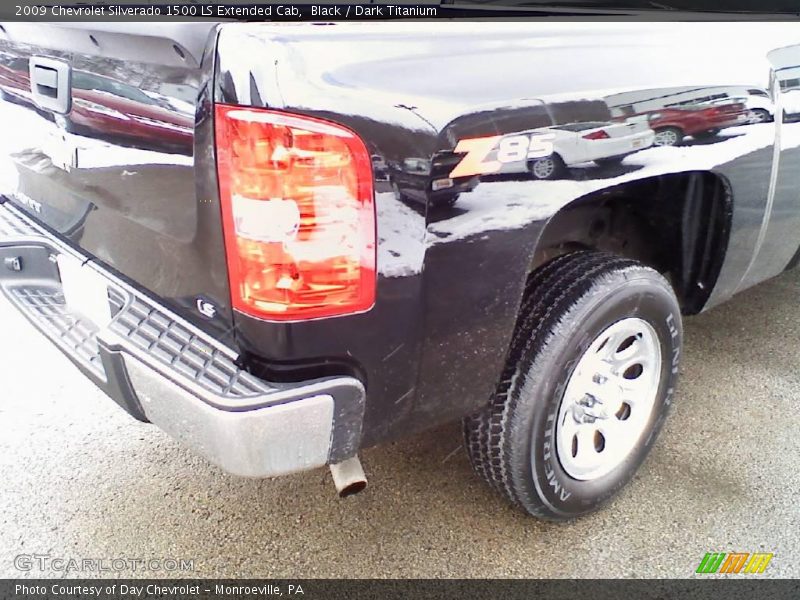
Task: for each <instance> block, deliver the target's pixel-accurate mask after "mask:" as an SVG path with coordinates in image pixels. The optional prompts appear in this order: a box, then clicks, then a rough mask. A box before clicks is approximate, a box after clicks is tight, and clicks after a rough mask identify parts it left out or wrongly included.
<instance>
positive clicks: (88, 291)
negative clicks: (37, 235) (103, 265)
mask: <svg viewBox="0 0 800 600" xmlns="http://www.w3.org/2000/svg"><path fill="white" fill-rule="evenodd" d="M56 262H57V264H58V271H59V274H60V276H61V287H62V291H63V294H64V300H65V301H66V303H67V307H68V308H69V309H70V311H71V312H73V313H76V314H78V315H80V316H81V317H83V318H85V319H88V320H89V321H91V322H92V323H94V324H95V325H97V326H98V327H105V326H106V325H108V324H109V323H110V322H111V303H110V302H109V299H108V284H107V283H106V280H105V278H103V276H102V275H100V274H99V273H98V272H97V271H95V270H94V269H92V268H91V267H88V266H86V265H83V264H81V261H80V260H78V259H77V258H75V257H73V256H69V255H66V254H59V255H58V257H57V259H56Z"/></svg>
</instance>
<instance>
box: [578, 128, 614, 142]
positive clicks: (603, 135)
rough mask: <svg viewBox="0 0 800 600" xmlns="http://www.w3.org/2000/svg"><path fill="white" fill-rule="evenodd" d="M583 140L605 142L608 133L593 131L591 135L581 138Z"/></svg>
mask: <svg viewBox="0 0 800 600" xmlns="http://www.w3.org/2000/svg"><path fill="white" fill-rule="evenodd" d="M583 139H585V140H607V139H608V133H606V131H605V130H604V129H600V130H599V131H593V132H592V133H587V134H586V135H585V136H583Z"/></svg>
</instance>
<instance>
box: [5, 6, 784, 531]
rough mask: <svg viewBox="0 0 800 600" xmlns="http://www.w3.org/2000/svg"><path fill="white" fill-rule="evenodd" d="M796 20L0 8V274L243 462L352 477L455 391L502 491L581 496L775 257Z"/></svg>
mask: <svg viewBox="0 0 800 600" xmlns="http://www.w3.org/2000/svg"><path fill="white" fill-rule="evenodd" d="M798 44H800V25H798V24H797V23H796V22H795V23H769V22H761V23H711V22H695V23H642V22H629V23H623V22H620V23H599V22H598V23H588V22H580V21H575V22H571V21H569V20H568V19H565V20H563V21H560V22H547V23H546V22H524V23H456V22H445V23H369V24H366V23H364V24H361V23H338V24H330V23H328V24H323V23H319V24H317V23H298V24H268V23H240V22H231V23H224V24H218V23H191V24H188V23H182V24H168V23H148V24H141V25H135V24H130V23H127V24H114V23H95V24H92V25H87V24H60V25H56V24H31V23H27V24H26V23H6V24H3V25H2V27H0V94H2V98H1V100H2V101H0V126H1V127H0V131H2V136H0V146H1V148H0V186H2V187H0V192H1V193H2V196H0V289H2V291H3V295H4V296H5V297H6V298H7V299H8V301H10V304H12V305H13V306H14V307H15V308H16V309H18V310H19V311H21V312H22V313H23V314H24V315H25V316H26V317H27V318H28V319H29V320H30V321H31V322H32V323H33V324H34V325H35V326H36V327H37V328H38V329H39V330H41V331H42V332H43V333H44V334H45V335H46V336H47V337H48V338H49V339H50V340H51V341H52V342H53V343H54V344H56V345H57V346H58V347H59V348H60V349H61V350H63V351H64V352H65V353H66V354H67V355H68V356H69V357H70V358H71V359H72V361H74V363H75V364H76V366H77V367H78V368H79V369H81V370H82V371H83V372H84V373H85V375H86V376H87V377H89V378H90V379H91V380H92V381H93V382H95V383H96V384H97V385H98V386H99V387H100V388H101V389H103V390H104V391H105V392H106V393H107V394H108V395H109V396H110V397H111V398H113V399H114V400H115V401H116V402H117V403H119V404H120V405H121V406H122V407H123V408H124V409H125V410H126V411H127V412H128V413H130V414H131V415H132V416H133V417H134V418H136V419H139V420H141V421H149V422H152V423H154V424H156V425H157V426H158V427H160V428H162V429H164V430H165V431H167V432H168V433H170V434H171V435H173V436H174V437H176V438H177V439H179V440H181V441H183V442H185V443H186V444H187V445H188V446H190V447H192V448H193V449H195V450H196V451H197V452H199V453H200V454H202V455H203V456H205V457H207V458H208V459H209V460H210V461H213V462H214V463H216V464H218V465H219V466H221V467H222V468H223V469H225V470H227V471H230V472H232V473H234V474H238V475H242V476H252V477H267V476H276V475H282V474H286V473H292V472H296V471H300V470H304V469H312V468H317V467H322V466H324V465H330V466H331V471H332V473H333V479H334V482H335V483H336V485H337V488H338V489H339V491H340V493H341V494H347V493H352V492H354V491H357V490H359V489H360V488H362V487H363V486H364V485H365V484H366V480H365V478H364V475H363V471H362V470H361V467H360V463H359V460H358V452H359V450H360V449H362V448H365V447H369V446H372V445H375V444H379V443H383V442H386V441H388V440H391V439H394V438H397V437H399V436H405V435H409V434H412V433H414V432H418V431H421V430H424V429H427V428H431V427H434V426H437V425H440V424H443V423H446V422H449V421H453V420H456V419H463V422H464V440H465V441H464V444H465V446H466V450H467V452H468V454H469V457H470V460H471V462H472V464H473V465H474V467H475V470H476V471H477V473H478V474H479V475H480V476H481V477H483V478H484V479H485V480H486V481H487V482H489V483H490V484H491V485H492V486H494V487H495V488H496V489H497V490H498V491H499V492H500V493H502V494H503V495H505V496H506V497H507V498H508V499H509V500H511V501H512V502H514V503H516V504H517V505H519V506H520V507H522V508H523V509H524V510H526V511H527V512H529V513H530V514H532V515H536V516H539V517H543V518H549V519H565V518H570V517H574V516H577V515H581V514H584V513H587V512H589V511H592V510H594V509H595V508H597V507H598V506H600V505H602V504H603V503H604V502H605V501H606V500H608V499H609V498H610V497H611V496H612V495H613V494H614V493H615V492H616V491H618V490H619V489H620V488H621V487H622V486H623V485H624V484H625V483H626V482H627V481H628V480H630V479H631V477H632V476H633V474H634V472H635V471H636V469H637V468H638V467H639V465H640V464H641V463H642V461H643V460H644V458H645V456H646V455H647V453H648V451H649V449H650V448H651V447H652V445H653V443H654V441H655V439H656V437H657V434H658V432H659V430H660V429H661V427H662V424H663V422H664V418H665V417H666V415H667V412H668V409H669V406H670V404H671V403H672V401H673V398H674V389H675V383H676V378H677V375H678V371H679V366H680V365H679V363H680V357H681V343H682V328H681V318H682V315H692V314H696V313H698V312H700V311H702V310H705V309H707V308H709V307H712V306H714V305H716V304H719V303H720V302H722V301H724V300H726V299H728V298H730V297H731V296H732V295H733V294H735V293H736V292H738V291H740V290H742V289H744V288H747V287H748V286H751V285H753V284H755V283H758V282H760V281H762V280H764V279H767V278H769V277H772V276H774V275H777V274H779V273H781V272H782V271H784V270H785V269H787V268H790V267H792V266H793V265H794V264H795V263H796V262H798V256H800V253H798V248H800V123H798V122H796V121H797V120H798V117H800V102H798V100H797V96H798V95H800V46H799V45H798ZM4 303H5V304H8V303H7V302H5V301H4ZM13 343H14V341H13V340H9V339H5V338H3V339H2V344H3V345H4V346H5V347H6V348H7V349H8V348H9V347H10V346H12V345H13ZM41 369H42V373H43V376H46V372H47V365H41ZM31 383H32V385H35V382H31Z"/></svg>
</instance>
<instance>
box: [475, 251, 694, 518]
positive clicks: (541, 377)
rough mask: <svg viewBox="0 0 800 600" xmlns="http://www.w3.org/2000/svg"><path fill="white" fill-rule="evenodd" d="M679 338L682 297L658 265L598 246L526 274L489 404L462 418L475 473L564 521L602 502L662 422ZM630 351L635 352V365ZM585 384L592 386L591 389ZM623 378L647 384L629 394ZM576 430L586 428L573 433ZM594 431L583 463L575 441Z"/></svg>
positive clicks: (632, 468) (537, 512)
mask: <svg viewBox="0 0 800 600" xmlns="http://www.w3.org/2000/svg"><path fill="white" fill-rule="evenodd" d="M629 325H630V326H632V327H633V329H631V330H630V332H632V333H629V332H628V330H627V329H625V328H626V327H628V326H629ZM639 330H641V332H642V334H643V335H642V337H637V336H638V335H639V333H638V331H639ZM607 332H614V333H607ZM604 335H606V336H608V337H607V339H605V341H604V339H603V336H604ZM625 336H628V337H625ZM622 337H624V340H622V341H620V339H621V338H622ZM618 338H620V339H618ZM681 339H682V329H681V318H680V308H679V305H678V301H677V299H676V298H675V294H674V292H673V291H672V288H671V287H670V285H669V283H668V282H667V281H666V280H665V279H664V278H663V277H662V276H661V275H660V274H659V273H657V272H656V271H654V270H653V269H651V268H649V267H646V266H644V265H642V264H640V263H638V262H636V261H633V260H629V259H626V258H620V257H615V256H613V255H609V254H605V253H599V252H575V253H572V254H567V255H564V256H561V257H559V258H556V259H554V260H553V261H551V262H550V263H548V264H546V265H544V266H543V267H541V268H540V269H539V270H537V271H536V272H535V273H534V274H533V275H532V276H531V277H530V279H529V282H528V286H527V289H526V294H525V297H524V300H523V303H522V306H521V309H520V315H519V318H518V323H517V327H516V330H515V333H514V336H513V339H512V342H511V347H510V349H509V352H508V357H507V362H506V367H505V369H504V371H503V374H502V378H501V381H500V383H499V385H498V387H497V390H496V392H495V394H494V396H493V398H492V400H491V402H490V404H489V405H488V406H486V407H485V408H483V409H481V410H479V411H478V412H476V413H475V414H473V415H471V416H470V417H467V418H466V419H465V420H464V435H465V446H466V448H467V452H468V454H469V458H470V462H471V463H472V466H473V467H474V469H475V471H476V472H477V473H478V475H480V476H481V477H482V478H483V479H484V480H486V481H487V482H488V483H489V484H490V485H491V486H493V487H494V488H495V489H497V490H498V491H499V492H500V493H501V494H503V495H504V496H505V497H506V498H508V499H509V500H510V501H511V502H512V503H514V504H516V505H518V506H520V507H521V508H522V509H524V510H525V511H527V512H528V513H529V514H531V515H533V516H536V517H540V518H544V519H549V520H565V519H569V518H573V517H577V516H579V515H583V514H586V513H589V512H592V511H594V510H596V509H597V508H599V507H600V506H602V505H603V504H604V503H605V502H607V501H608V500H609V499H610V498H611V497H612V496H614V494H616V493H617V492H618V491H619V490H620V489H621V488H622V487H623V486H624V485H625V484H626V483H627V482H628V481H629V480H630V479H631V478H632V477H633V475H634V473H635V472H636V470H637V468H638V467H639V465H640V464H641V463H642V461H643V460H644V459H645V457H646V456H647V453H648V452H649V450H650V448H651V447H652V445H653V443H654V441H655V439H656V437H657V434H658V432H659V430H660V429H661V426H662V424H663V422H664V418H665V417H666V414H667V411H668V408H669V406H670V403H671V402H672V395H673V390H674V386H675V382H676V378H677V371H678V367H677V361H678V357H679V356H680V348H681ZM648 340H649V341H648ZM626 344H627V346H626ZM623 347H624V348H623ZM620 348H622V350H620ZM629 352H632V354H627V353H629ZM640 353H641V357H640V356H639V354H640ZM648 353H649V354H648ZM586 357H588V359H587V358H586ZM625 357H627V358H625ZM601 358H602V360H600V359H601ZM623 358H625V360H628V361H631V360H633V361H638V362H637V363H635V364H634V363H631V365H630V366H627V363H625V362H624V361H623ZM606 360H607V361H608V365H611V366H608V367H607V366H604V365H605V364H606V363H605V361H606ZM587 361H588V362H587ZM582 365H583V366H582ZM586 365H588V366H586ZM634 366H636V368H634ZM612 367H614V368H616V370H617V371H618V373H617V374H612V372H611V371H612V370H613V368H612ZM609 369H611V370H609ZM594 371H597V373H595V372H594ZM600 372H602V373H604V374H605V375H607V376H608V377H607V380H606V381H602V378H601V377H599V375H598V374H599V373H600ZM587 374H588V375H587ZM587 376H588V377H589V379H587ZM640 378H644V379H641V380H640ZM575 382H577V384H576V383H575ZM598 382H600V383H598ZM626 382H627V383H626ZM573 384H575V385H577V386H578V387H575V388H573V387H572V386H573ZM645 384H646V385H645ZM581 385H583V386H585V387H586V389H587V390H590V391H592V392H593V394H589V393H588V392H586V393H585V395H583V396H582V395H581V389H582V388H581V387H580V386H581ZM623 385H624V386H625V387H631V386H634V387H636V386H639V387H636V389H637V390H638V391H634V392H630V391H628V392H624V393H623V392H622V391H621V390H622V389H623V387H622V386H623ZM603 386H607V387H605V388H604V387H603ZM576 390H577V394H576ZM590 398H591V401H589V399H590ZM623 398H624V399H627V400H628V402H627V403H626V402H624V401H623V400H622V399H623ZM617 404H618V405H619V410H617ZM626 406H627V408H626ZM598 407H599V408H598ZM598 415H599V416H598ZM579 417H580V419H579ZM592 419H594V420H592ZM629 425H630V426H631V427H633V426H634V425H636V428H637V429H635V430H634V429H625V427H628V426H629ZM576 428H583V429H581V433H579V434H578V433H576V434H574V437H571V436H572V435H573V434H572V433H571V432H572V430H576V431H577V429H576ZM614 428H617V429H614ZM595 429H596V431H595V433H594V434H591V432H592V431H593V430H595ZM600 429H603V431H605V432H606V433H605V434H603V433H602V432H601V435H600V437H601V438H603V439H602V447H601V446H600V445H598V444H599V443H600V442H598V437H597V431H600ZM609 431H610V432H612V434H609V433H608V432H609ZM615 431H618V432H621V433H620V434H619V436H618V437H617V438H615V437H614V435H615V434H613V432H615ZM624 432H627V433H624ZM587 435H588V436H589V437H588V438H587ZM591 435H594V437H591ZM605 435H607V436H608V437H607V439H606V437H604V436H605ZM586 439H590V440H593V442H592V444H594V448H593V449H592V448H591V447H590V446H588V445H587V446H580V448H581V450H582V451H586V452H584V453H583V454H580V458H581V460H582V459H583V458H584V457H586V458H587V459H589V461H588V462H586V463H585V464H584V465H582V464H581V462H580V460H579V459H578V454H579V452H578V449H577V448H576V445H577V444H576V441H577V442H578V444H581V443H582V442H581V441H579V440H583V441H585V440H586ZM623 442H624V443H623ZM626 448H628V449H627V451H625V452H622V451H623V450H625V449H626ZM606 450H608V453H607V454H605V455H603V452H604V451H606ZM612 450H613V452H612ZM570 455H571V456H570ZM592 461H594V462H592ZM587 465H588V466H590V467H592V468H588V467H587ZM584 467H586V468H584Z"/></svg>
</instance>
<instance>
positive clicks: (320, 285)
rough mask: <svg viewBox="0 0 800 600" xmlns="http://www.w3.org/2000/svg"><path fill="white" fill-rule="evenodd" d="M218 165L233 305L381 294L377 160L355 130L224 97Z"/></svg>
mask: <svg viewBox="0 0 800 600" xmlns="http://www.w3.org/2000/svg"><path fill="white" fill-rule="evenodd" d="M215 130H216V149H217V170H218V177H219V190H220V202H221V204H222V206H221V208H222V221H223V228H224V233H225V251H226V254H227V260H228V276H229V278H230V287H231V299H232V304H233V307H234V308H235V309H236V310H238V311H240V312H243V313H245V314H248V315H251V316H255V317H259V318H262V319H267V320H276V321H295V320H303V319H313V318H321V317H332V316H336V315H344V314H350V313H357V312H363V311H366V310H368V309H369V308H371V307H372V305H373V304H374V302H375V207H374V201H373V189H372V166H371V164H370V157H369V153H368V152H367V149H366V147H365V146H364V143H363V142H362V141H361V140H360V139H359V138H358V136H357V135H356V134H355V133H353V132H352V131H350V130H348V129H345V128H343V127H340V126H339V125H335V124H333V123H329V122H326V121H322V120H319V119H312V118H308V117H304V116H298V115H291V114H287V113H282V112H277V111H273V110H266V109H255V108H246V107H240V106H229V105H224V104H218V105H217V106H216V108H215Z"/></svg>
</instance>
